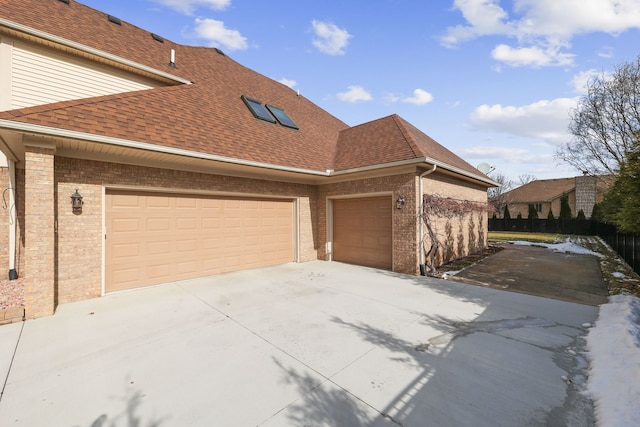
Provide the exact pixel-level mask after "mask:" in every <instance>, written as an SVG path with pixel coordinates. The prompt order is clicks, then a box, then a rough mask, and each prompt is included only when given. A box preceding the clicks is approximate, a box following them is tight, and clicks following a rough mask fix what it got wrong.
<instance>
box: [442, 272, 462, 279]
mask: <svg viewBox="0 0 640 427" xmlns="http://www.w3.org/2000/svg"><path fill="white" fill-rule="evenodd" d="M461 271H462V270H453V271H447V272H445V273H444V274H443V275H442V278H443V279H444V280H447V279H448V278H449V277H451V276H455V275H456V274H458V273H460V272H461Z"/></svg>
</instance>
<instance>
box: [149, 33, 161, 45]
mask: <svg viewBox="0 0 640 427" xmlns="http://www.w3.org/2000/svg"><path fill="white" fill-rule="evenodd" d="M151 37H152V38H153V39H154V40H155V41H157V42H160V43H164V38H163V37H161V36H159V35H157V34H153V33H151Z"/></svg>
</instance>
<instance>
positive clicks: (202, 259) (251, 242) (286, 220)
mask: <svg viewBox="0 0 640 427" xmlns="http://www.w3.org/2000/svg"><path fill="white" fill-rule="evenodd" d="M106 225H107V230H106V233H107V234H106V245H105V246H106V248H105V249H106V255H105V269H106V274H105V276H106V277H105V290H106V291H107V292H110V291H116V290H122V289H129V288H136V287H140V286H148V285H154V284H159V283H167V282H171V281H176V280H184V279H191V278H195V277H203V276H208V275H213V274H218V273H224V272H228V271H235V270H241V269H247V268H255V267H263V266H267V265H276V264H283V263H287V262H291V261H292V260H293V201H291V200H270V199H240V198H228V197H205V196H195V195H187V196H183V195H176V194H164V193H152V192H149V193H143V192H132V191H108V192H107V200H106Z"/></svg>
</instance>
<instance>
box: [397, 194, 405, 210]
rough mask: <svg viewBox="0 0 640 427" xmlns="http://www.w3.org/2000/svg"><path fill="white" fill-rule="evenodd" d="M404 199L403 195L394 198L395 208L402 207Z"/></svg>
mask: <svg viewBox="0 0 640 427" xmlns="http://www.w3.org/2000/svg"><path fill="white" fill-rule="evenodd" d="M405 203H406V201H405V200H404V197H402V196H398V199H397V200H396V208H397V209H402V207H403V206H404V205H405Z"/></svg>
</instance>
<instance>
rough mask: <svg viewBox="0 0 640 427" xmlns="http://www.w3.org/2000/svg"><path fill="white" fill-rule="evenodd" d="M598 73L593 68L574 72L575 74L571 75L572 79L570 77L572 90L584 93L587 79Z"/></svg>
mask: <svg viewBox="0 0 640 427" xmlns="http://www.w3.org/2000/svg"><path fill="white" fill-rule="evenodd" d="M598 75H600V73H599V72H598V71H597V70H595V69H593V68H592V69H590V70H587V71H582V72H580V73H578V74H576V75H575V76H573V79H571V86H573V91H574V92H575V93H578V94H581V95H584V94H586V93H587V83H589V80H591V79H592V78H594V77H596V76H598Z"/></svg>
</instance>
